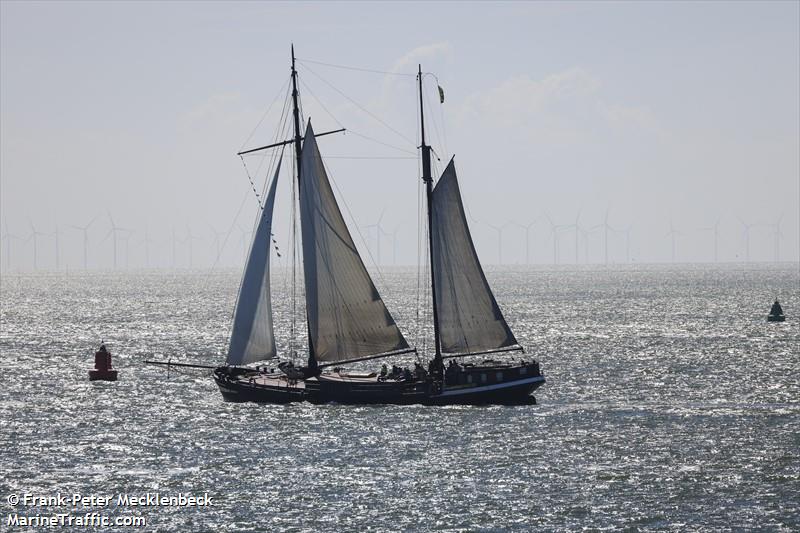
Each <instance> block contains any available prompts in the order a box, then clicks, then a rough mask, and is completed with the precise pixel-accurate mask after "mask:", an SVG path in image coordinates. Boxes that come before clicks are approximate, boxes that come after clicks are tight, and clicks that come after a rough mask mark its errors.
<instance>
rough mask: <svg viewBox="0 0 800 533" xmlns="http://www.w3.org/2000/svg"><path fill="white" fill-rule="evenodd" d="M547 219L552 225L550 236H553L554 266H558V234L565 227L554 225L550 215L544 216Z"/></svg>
mask: <svg viewBox="0 0 800 533" xmlns="http://www.w3.org/2000/svg"><path fill="white" fill-rule="evenodd" d="M544 216H545V217H547V222H549V223H550V234H551V235H552V236H553V264H554V265H557V264H558V232H559V231H560V230H561V229H562V228H564V227H565V226H562V225H557V224H554V223H553V219H551V218H550V215H548V214H547V213H545V214H544Z"/></svg>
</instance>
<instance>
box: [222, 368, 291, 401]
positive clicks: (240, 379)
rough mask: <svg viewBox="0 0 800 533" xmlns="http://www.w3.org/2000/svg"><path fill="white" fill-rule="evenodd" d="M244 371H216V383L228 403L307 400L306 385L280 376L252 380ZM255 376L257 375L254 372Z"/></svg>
mask: <svg viewBox="0 0 800 533" xmlns="http://www.w3.org/2000/svg"><path fill="white" fill-rule="evenodd" d="M241 370H243V369H231V368H229V367H219V368H217V369H215V370H214V381H215V382H216V383H217V387H219V391H220V392H221V393H222V397H223V398H224V399H225V401H228V402H256V403H293V402H302V401H303V400H305V384H304V383H302V382H299V383H291V382H289V381H288V380H286V379H284V378H283V377H282V376H280V375H277V374H275V375H272V376H270V377H266V378H261V376H256V377H254V378H252V379H251V377H250V375H249V374H248V373H247V372H241ZM253 374H257V373H255V372H253Z"/></svg>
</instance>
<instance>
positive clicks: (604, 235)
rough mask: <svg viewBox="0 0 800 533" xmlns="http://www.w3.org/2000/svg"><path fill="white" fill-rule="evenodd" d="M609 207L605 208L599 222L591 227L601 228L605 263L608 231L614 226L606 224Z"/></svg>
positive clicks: (605, 260) (606, 262) (606, 260)
mask: <svg viewBox="0 0 800 533" xmlns="http://www.w3.org/2000/svg"><path fill="white" fill-rule="evenodd" d="M609 211H610V209H606V216H605V218H604V219H603V222H602V223H601V224H598V225H596V226H593V227H592V229H596V228H602V229H603V261H604V263H605V264H606V265H607V264H608V232H609V230H611V231H615V230H614V228H612V227H611V226H609V225H608V212H609Z"/></svg>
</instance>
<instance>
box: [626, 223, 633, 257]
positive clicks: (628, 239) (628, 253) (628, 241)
mask: <svg viewBox="0 0 800 533" xmlns="http://www.w3.org/2000/svg"><path fill="white" fill-rule="evenodd" d="M632 229H633V224H629V225H628V227H627V228H625V260H626V261H627V262H628V263H630V262H631V230H632Z"/></svg>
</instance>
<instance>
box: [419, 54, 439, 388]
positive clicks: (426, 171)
mask: <svg viewBox="0 0 800 533" xmlns="http://www.w3.org/2000/svg"><path fill="white" fill-rule="evenodd" d="M417 79H418V81H419V124H420V139H421V144H420V149H421V150H422V181H423V182H425V197H426V203H427V206H428V250H429V257H430V267H431V300H432V303H433V343H434V346H435V348H434V349H435V352H434V356H433V361H434V369H435V371H436V373H437V375H438V377H440V378H441V375H442V372H443V370H444V364H443V363H442V348H441V343H440V342H439V313H438V310H437V309H436V276H435V275H434V268H435V266H434V263H435V261H434V260H433V258H434V255H433V254H434V251H433V206H432V203H433V176H432V175H431V147H430V146H429V145H427V144H426V143H425V110H424V105H423V100H422V65H421V64H420V65H419V74H418V75H417Z"/></svg>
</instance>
